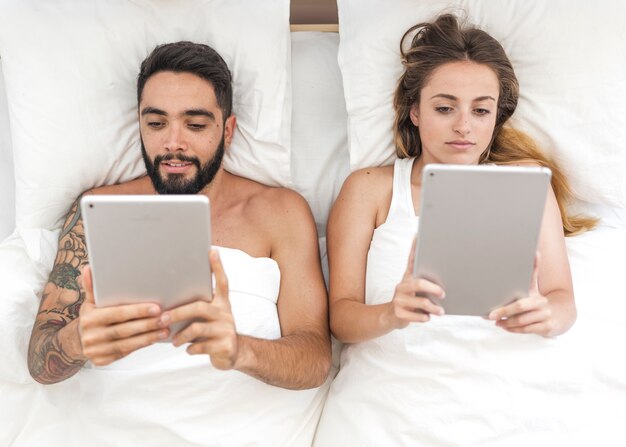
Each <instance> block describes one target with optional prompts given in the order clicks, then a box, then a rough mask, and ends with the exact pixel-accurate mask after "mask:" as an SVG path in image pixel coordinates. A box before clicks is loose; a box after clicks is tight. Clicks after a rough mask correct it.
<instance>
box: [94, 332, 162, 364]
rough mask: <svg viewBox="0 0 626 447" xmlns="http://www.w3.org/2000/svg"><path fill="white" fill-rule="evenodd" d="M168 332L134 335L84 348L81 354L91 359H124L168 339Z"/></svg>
mask: <svg viewBox="0 0 626 447" xmlns="http://www.w3.org/2000/svg"><path fill="white" fill-rule="evenodd" d="M168 335H169V331H168V330H167V329H159V330H156V331H150V332H146V333H143V334H139V335H135V336H134V337H130V338H125V339H123V340H116V341H114V342H111V343H102V344H97V345H93V346H84V347H83V354H84V355H85V356H86V357H87V358H89V359H92V362H93V361H94V359H97V358H99V357H113V359H114V360H118V359H121V358H122V357H126V356H127V355H128V354H130V353H132V352H134V351H136V350H138V349H141V348H145V347H146V346H150V345H152V344H154V343H156V342H157V341H161V340H164V339H166V338H167V337H168Z"/></svg>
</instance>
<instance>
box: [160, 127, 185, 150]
mask: <svg viewBox="0 0 626 447" xmlns="http://www.w3.org/2000/svg"><path fill="white" fill-rule="evenodd" d="M167 132H168V133H167V136H166V139H165V150H167V151H168V152H176V151H185V150H187V144H186V142H185V139H184V134H183V129H182V127H181V126H180V125H178V124H174V123H173V124H170V126H169V127H168V129H167Z"/></svg>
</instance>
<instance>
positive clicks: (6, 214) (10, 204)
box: [0, 59, 15, 241]
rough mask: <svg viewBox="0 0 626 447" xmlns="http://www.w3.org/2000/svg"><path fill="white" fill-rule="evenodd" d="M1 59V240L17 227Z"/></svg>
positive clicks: (7, 114)
mask: <svg viewBox="0 0 626 447" xmlns="http://www.w3.org/2000/svg"><path fill="white" fill-rule="evenodd" d="M9 126H10V124H9V113H8V110H7V95H6V91H5V89H4V75H3V74H2V60H1V59H0V241H1V240H3V239H4V238H5V237H7V236H8V235H9V234H11V233H12V232H13V228H14V227H15V175H14V174H13V153H12V152H11V129H10V127H9Z"/></svg>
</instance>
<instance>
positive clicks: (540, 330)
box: [503, 320, 554, 337]
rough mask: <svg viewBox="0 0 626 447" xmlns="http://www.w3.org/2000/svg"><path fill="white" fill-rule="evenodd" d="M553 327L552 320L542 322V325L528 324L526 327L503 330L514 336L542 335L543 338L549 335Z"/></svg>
mask: <svg viewBox="0 0 626 447" xmlns="http://www.w3.org/2000/svg"><path fill="white" fill-rule="evenodd" d="M553 327H554V325H553V323H552V320H548V321H544V322H542V323H535V324H530V325H528V326H521V327H514V328H503V329H504V330H506V331H508V332H512V333H515V334H537V335H543V336H544V337H545V336H547V335H548V334H550V332H551V331H552V329H553Z"/></svg>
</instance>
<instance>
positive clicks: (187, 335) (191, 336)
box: [172, 321, 234, 346]
mask: <svg viewBox="0 0 626 447" xmlns="http://www.w3.org/2000/svg"><path fill="white" fill-rule="evenodd" d="M233 332H234V331H230V330H229V327H228V325H226V324H224V323H223V322H212V323H207V322H200V321H194V322H193V323H191V324H190V325H189V326H187V327H186V328H184V329H182V330H181V331H180V332H178V333H177V334H176V335H175V336H174V338H173V339H172V343H173V344H174V346H180V345H182V344H185V343H191V342H198V341H204V340H208V339H212V338H220V337H223V336H228V335H232V333H233Z"/></svg>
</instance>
